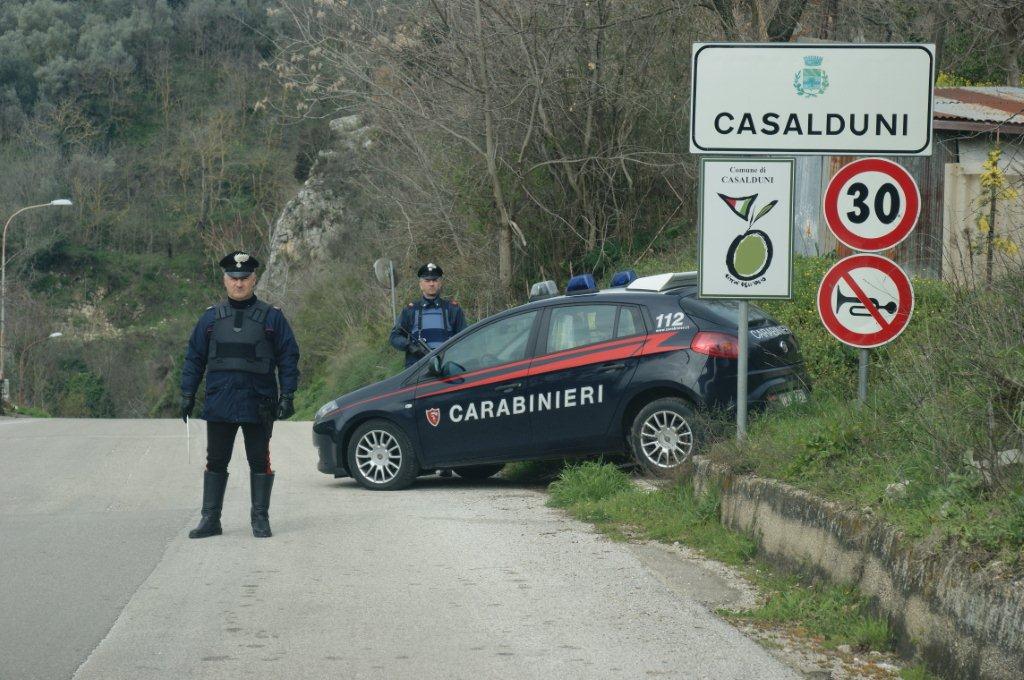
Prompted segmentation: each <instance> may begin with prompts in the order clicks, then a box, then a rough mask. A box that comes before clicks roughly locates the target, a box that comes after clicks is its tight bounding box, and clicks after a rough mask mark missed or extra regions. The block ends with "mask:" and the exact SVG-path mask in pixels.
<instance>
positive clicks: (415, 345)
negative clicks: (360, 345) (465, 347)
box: [390, 262, 466, 367]
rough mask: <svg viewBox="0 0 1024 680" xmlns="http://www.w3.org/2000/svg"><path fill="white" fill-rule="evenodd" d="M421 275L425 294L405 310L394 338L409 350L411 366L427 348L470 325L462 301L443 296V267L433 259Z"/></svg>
mask: <svg viewBox="0 0 1024 680" xmlns="http://www.w3.org/2000/svg"><path fill="white" fill-rule="evenodd" d="M417 275H418V276H419V278H420V291H421V292H422V293H423V297H421V298H420V299H419V300H417V301H416V302H410V303H409V305H408V306H407V307H406V308H405V309H403V310H402V313H401V314H399V315H398V319H397V320H396V321H395V328H394V330H392V331H391V338H390V340H391V345H392V346H393V347H394V348H395V349H397V350H399V351H402V352H405V365H406V366H407V367H408V366H412V365H413V364H414V363H416V362H417V361H419V360H420V358H421V357H422V356H423V355H424V354H426V352H427V350H426V348H430V349H434V348H436V347H440V346H441V345H442V344H444V342H445V341H446V340H447V339H448V338H450V337H452V336H453V335H455V334H456V333H458V332H460V331H461V330H462V329H464V328H465V327H466V317H465V316H463V314H462V308H461V307H459V303H457V302H455V301H454V300H446V299H444V298H443V297H441V286H442V285H443V281H442V280H441V277H442V276H444V272H443V271H442V270H441V268H440V267H438V266H437V265H436V264H434V263H433V262H430V263H428V264H425V265H423V266H422V267H420V268H419V271H418V272H417Z"/></svg>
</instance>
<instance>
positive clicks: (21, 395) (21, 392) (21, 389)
mask: <svg viewBox="0 0 1024 680" xmlns="http://www.w3.org/2000/svg"><path fill="white" fill-rule="evenodd" d="M62 337H64V334H63V333H61V332H59V331H58V332H55V333H50V334H49V335H47V336H46V337H44V338H39V339H38V340H36V341H35V342H31V343H29V344H28V346H27V347H26V348H25V349H23V350H21V361H19V362H18V405H19V406H24V405H25V358H26V357H27V356H28V351H29V350H30V349H32V348H33V347H35V346H36V345H38V344H39V343H41V342H46V341H47V340H52V339H53V338H62Z"/></svg>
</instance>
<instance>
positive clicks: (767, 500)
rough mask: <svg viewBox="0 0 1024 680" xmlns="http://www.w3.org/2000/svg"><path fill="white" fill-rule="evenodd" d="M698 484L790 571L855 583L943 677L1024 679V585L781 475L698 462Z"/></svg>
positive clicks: (911, 651) (904, 646) (909, 651)
mask: <svg viewBox="0 0 1024 680" xmlns="http://www.w3.org/2000/svg"><path fill="white" fill-rule="evenodd" d="M693 484H694V488H695V489H696V491H697V492H698V493H703V492H704V491H707V490H709V489H718V491H719V492H720V494H721V499H722V523H723V524H725V525H726V526H728V527H730V528H732V529H735V530H737V531H741V532H743V533H745V534H747V535H750V536H752V537H753V538H754V539H755V540H756V541H757V543H758V546H759V548H760V550H761V552H762V554H763V555H764V556H765V557H766V558H768V559H769V560H771V561H774V562H775V563H777V564H780V565H782V566H784V567H786V568H790V569H800V570H804V571H810V572H812V573H815V574H817V575H820V576H822V577H824V578H826V579H828V580H830V581H833V582H836V583H842V584H853V585H856V586H857V587H858V588H859V589H860V590H861V592H862V593H864V594H865V595H866V596H868V597H870V598H872V600H873V601H874V602H875V603H876V606H877V608H878V611H879V613H880V614H881V615H883V616H885V617H886V618H887V619H888V620H889V622H890V623H891V624H892V626H893V628H894V630H896V631H897V635H898V639H899V645H900V648H901V652H903V653H904V654H905V655H906V656H919V657H920V658H921V659H922V660H923V661H924V662H925V663H926V664H927V665H928V667H929V669H930V670H932V672H934V673H936V674H938V675H940V676H941V677H945V678H985V679H989V678H991V679H993V680H1020V679H1021V678H1024V582H1022V581H1016V582H1013V581H1005V580H1001V579H1000V578H999V577H998V576H997V575H995V574H992V573H989V572H986V571H985V570H984V569H980V568H979V565H977V564H975V563H973V562H972V560H971V559H970V558H969V557H968V556H967V555H965V554H963V553H961V552H959V551H958V550H956V549H954V548H950V547H948V546H946V547H943V548H942V549H939V548H937V547H935V546H932V547H924V546H920V545H916V546H915V545H910V542H909V541H906V540H904V537H903V536H902V535H901V534H900V532H898V531H897V530H896V529H894V528H893V527H891V526H889V525H887V524H885V523H883V522H880V521H877V520H874V519H872V518H871V517H870V516H868V515H864V514H861V513H857V512H851V511H848V510H843V509H842V508H841V507H840V506H839V505H837V504H835V503H830V502H827V501H824V500H822V499H820V498H817V497H815V496H812V495H811V494H808V493H806V492H803V491H800V490H799V489H795V488H793V487H791V486H789V485H787V484H783V483H781V482H778V481H775V480H768V479H761V478H758V477H752V476H746V475H744V476H738V475H732V474H731V473H730V472H729V471H728V470H726V469H725V468H722V467H720V466H716V465H713V464H711V463H709V462H708V461H706V460H702V459H700V458H697V459H695V468H694V474H693Z"/></svg>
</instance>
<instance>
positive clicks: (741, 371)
mask: <svg viewBox="0 0 1024 680" xmlns="http://www.w3.org/2000/svg"><path fill="white" fill-rule="evenodd" d="M739 303H740V319H739V322H740V323H739V332H740V338H739V340H740V347H739V362H738V363H739V365H738V366H737V369H736V370H737V373H736V441H738V442H742V441H743V440H744V439H746V438H747V354H748V351H749V350H748V345H749V344H750V340H749V336H750V333H749V332H748V326H749V321H748V319H747V306H748V303H747V301H746V300H740V301H739Z"/></svg>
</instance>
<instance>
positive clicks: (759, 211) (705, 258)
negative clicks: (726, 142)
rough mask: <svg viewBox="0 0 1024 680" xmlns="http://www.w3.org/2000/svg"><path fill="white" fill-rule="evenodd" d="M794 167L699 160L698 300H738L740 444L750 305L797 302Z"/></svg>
mask: <svg viewBox="0 0 1024 680" xmlns="http://www.w3.org/2000/svg"><path fill="white" fill-rule="evenodd" d="M795 165H796V164H795V162H794V161H793V159H791V158H785V159H783V158H771V159H765V158H761V159H758V158H733V159H728V158H725V159H720V158H703V159H701V165H700V195H701V203H700V220H699V224H700V265H699V268H698V271H699V272H700V288H699V295H700V297H702V298H732V299H737V298H738V300H739V309H738V310H737V311H738V315H739V329H738V330H739V338H738V340H739V348H738V352H739V355H738V366H737V373H736V434H737V437H739V438H740V439H742V438H743V437H745V436H746V430H747V360H748V354H749V345H750V335H749V332H748V318H749V310H748V304H749V303H748V300H749V299H751V298H761V299H765V298H767V299H772V298H776V299H778V298H782V299H789V298H790V297H792V282H793V259H792V251H793V247H792V241H793V175H794V172H795Z"/></svg>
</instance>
